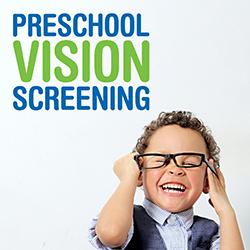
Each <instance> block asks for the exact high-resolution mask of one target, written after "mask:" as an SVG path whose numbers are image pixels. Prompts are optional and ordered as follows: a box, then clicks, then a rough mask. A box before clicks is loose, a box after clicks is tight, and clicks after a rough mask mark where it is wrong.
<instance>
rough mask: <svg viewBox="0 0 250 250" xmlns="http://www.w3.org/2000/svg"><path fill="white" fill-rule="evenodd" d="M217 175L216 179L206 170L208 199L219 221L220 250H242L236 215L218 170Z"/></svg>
mask: <svg viewBox="0 0 250 250" xmlns="http://www.w3.org/2000/svg"><path fill="white" fill-rule="evenodd" d="M211 163H212V164H213V162H212V161H211V162H210V164H211ZM217 174H218V178H217V177H216V176H215V175H214V174H213V173H212V172H211V171H210V169H207V175H208V182H209V195H210V199H211V201H212V204H213V207H214V209H215V211H216V213H217V214H218V216H219V219H220V250H228V249H230V250H242V249H243V250H244V245H243V241H242V238H241V234H240V229H239V226H238V223H237V219H236V215H235V212H234V209H233V208H232V206H231V204H230V201H229V199H228V197H227V194H226V191H225V180H224V177H223V174H222V172H221V171H220V169H219V168H217Z"/></svg>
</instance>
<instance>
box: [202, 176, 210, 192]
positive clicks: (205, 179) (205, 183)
mask: <svg viewBox="0 0 250 250" xmlns="http://www.w3.org/2000/svg"><path fill="white" fill-rule="evenodd" d="M208 192H209V184H208V178H207V174H206V176H205V178H204V186H203V193H205V194H207V193H208Z"/></svg>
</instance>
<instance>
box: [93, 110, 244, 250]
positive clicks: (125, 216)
mask: <svg viewBox="0 0 250 250" xmlns="http://www.w3.org/2000/svg"><path fill="white" fill-rule="evenodd" d="M219 152H220V150H219V147H218V146H217V144H216V142H215V140H214V138H213V137H212V135H211V133H210V131H209V130H208V129H207V128H206V127H205V126H204V125H203V123H202V122H201V121H200V120H198V119H197V118H196V117H194V116H193V115H192V113H190V112H182V111H178V112H175V111H173V112H171V113H165V112H162V113H161V114H160V115H159V117H158V118H157V120H154V121H152V122H151V123H150V124H149V125H148V126H146V127H145V130H144V133H143V135H142V136H141V137H140V138H139V139H138V142H137V145H136V148H135V150H134V153H132V154H128V155H126V156H124V157H122V158H120V159H118V160H117V161H116V162H115V165H114V172H115V173H116V175H117V176H118V177H119V179H120V184H119V186H118V187H117V189H116V191H115V192H114V193H113V195H112V196H111V198H110V199H109V200H108V201H107V203H106V205H105V206H104V207H103V209H102V211H101V213H100V215H99V218H98V219H95V220H93V225H92V226H91V228H90V241H91V243H92V244H93V245H94V246H95V247H96V248H99V249H133V250H140V249H143V250H147V249H151V250H153V249H167V250H172V249H175V250H177V249H181V250H184V249H188V250H191V249H221V250H233V249H235V250H241V249H244V246H243V242H242V239H241V235H240V231H239V227H238V224H237V220H236V215H235V212H234V210H233V208H232V206H231V204H230V202H229V200H228V197H227V195H226V192H225V182H224V177H223V175H222V173H221V171H220V169H219V168H218V166H219ZM141 185H143V190H144V194H145V200H144V202H143V206H134V204H133V201H134V195H135V191H136V187H137V186H141ZM202 192H204V193H209V196H210V200H209V201H210V204H211V205H212V206H213V207H214V209H215V211H216V213H217V214H218V216H219V220H220V230H219V229H218V225H217V224H216V223H215V222H214V221H212V220H209V219H206V218H202V217H199V216H194V215H193V205H194V203H195V202H196V200H197V199H198V198H199V196H200V195H201V193H202Z"/></svg>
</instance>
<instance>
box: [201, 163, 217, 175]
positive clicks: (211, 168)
mask: <svg viewBox="0 0 250 250" xmlns="http://www.w3.org/2000/svg"><path fill="white" fill-rule="evenodd" d="M204 162H205V163H206V165H207V166H208V167H209V169H210V170H211V171H212V172H213V174H215V176H216V177H217V178H219V176H218V174H217V173H216V171H215V170H214V169H213V167H212V166H210V165H209V164H208V162H207V160H204Z"/></svg>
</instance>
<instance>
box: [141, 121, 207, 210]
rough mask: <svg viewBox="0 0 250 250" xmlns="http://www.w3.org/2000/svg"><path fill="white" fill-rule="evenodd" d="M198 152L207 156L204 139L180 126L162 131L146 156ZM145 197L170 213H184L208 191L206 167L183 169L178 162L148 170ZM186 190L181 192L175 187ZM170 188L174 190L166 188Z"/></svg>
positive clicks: (150, 145)
mask: <svg viewBox="0 0 250 250" xmlns="http://www.w3.org/2000/svg"><path fill="white" fill-rule="evenodd" d="M182 152H197V153H203V154H205V155H206V156H207V148H206V144H205V141H204V139H203V137H202V136H201V135H200V134H199V133H198V132H197V131H195V130H192V129H189V128H182V127H180V126H178V125H167V126H164V127H162V128H159V129H158V130H157V131H156V132H155V133H154V134H153V135H152V137H151V138H150V141H149V145H148V147H147V148H146V150H145V152H144V153H162V154H175V153H182ZM142 180H143V187H144V193H145V196H146V198H147V199H148V200H150V201H152V202H153V203H154V204H156V205H158V206H159V207H161V208H162V209H165V210H168V211H170V212H180V211H183V210H186V209H189V208H191V207H192V206H193V204H194V203H195V202H196V200H197V199H198V198H199V196H200V195H201V193H202V191H203V189H204V188H206V187H205V186H206V183H207V181H206V165H205V164H204V163H203V164H202V165H201V166H199V167H196V168H179V167H177V166H176V165H175V163H174V161H173V160H171V161H170V163H169V164H168V165H167V166H165V167H162V168H158V169H146V170H144V171H143V174H142ZM180 185H181V187H182V188H184V187H185V191H183V192H180V191H179V192H178V191H175V190H173V189H171V187H179V188H180ZM166 187H170V188H166Z"/></svg>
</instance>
